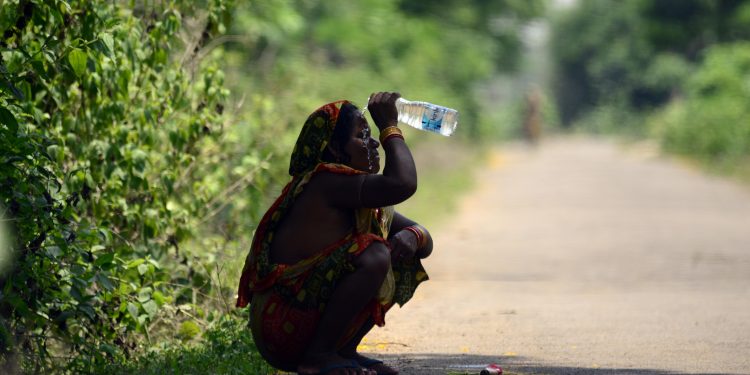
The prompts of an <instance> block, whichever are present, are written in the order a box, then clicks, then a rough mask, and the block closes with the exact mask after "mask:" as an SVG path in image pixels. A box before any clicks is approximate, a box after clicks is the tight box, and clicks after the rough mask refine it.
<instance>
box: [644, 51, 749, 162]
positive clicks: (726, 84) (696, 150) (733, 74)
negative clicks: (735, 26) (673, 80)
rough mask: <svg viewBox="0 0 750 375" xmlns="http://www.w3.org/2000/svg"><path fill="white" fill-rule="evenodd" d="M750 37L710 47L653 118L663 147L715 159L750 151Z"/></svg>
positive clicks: (728, 159)
mask: <svg viewBox="0 0 750 375" xmlns="http://www.w3.org/2000/svg"><path fill="white" fill-rule="evenodd" d="M748 82H750V43H735V44H729V45H722V46H716V47H713V48H711V49H710V50H709V51H708V52H707V54H706V58H705V61H704V62H703V64H701V66H700V67H699V68H698V70H697V71H696V72H695V74H693V75H692V76H691V77H690V79H689V80H688V81H687V84H686V85H685V94H684V97H683V98H680V99H678V100H675V101H674V102H673V103H671V104H670V106H668V107H667V108H666V109H665V110H663V111H662V112H661V113H660V114H658V115H657V116H655V117H654V118H653V119H652V120H651V128H652V129H653V131H654V133H655V134H656V135H657V136H658V137H659V138H660V139H661V141H662V144H663V145H664V147H665V148H666V149H667V150H670V151H673V152H677V153H681V154H686V155H690V156H693V157H696V158H699V159H704V160H707V161H713V162H718V163H738V162H739V161H740V160H742V159H743V157H746V156H748V155H750V107H748V103H750V84H748Z"/></svg>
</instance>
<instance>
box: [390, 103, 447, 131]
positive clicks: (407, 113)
mask: <svg viewBox="0 0 750 375" xmlns="http://www.w3.org/2000/svg"><path fill="white" fill-rule="evenodd" d="M396 109H397V110H398V122H400V123H402V124H406V125H409V126H411V127H415V128H417V129H421V130H427V131H431V132H435V133H438V134H442V135H445V136H450V135H451V134H453V131H454V130H456V125H458V111H456V110H455V109H451V108H447V107H442V106H439V105H435V104H432V103H427V102H416V101H415V102H412V101H409V100H406V99H404V98H399V99H398V100H396Z"/></svg>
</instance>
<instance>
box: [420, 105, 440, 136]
mask: <svg viewBox="0 0 750 375" xmlns="http://www.w3.org/2000/svg"><path fill="white" fill-rule="evenodd" d="M443 115H445V109H444V108H442V107H438V106H434V105H427V108H425V111H424V114H423V115H422V129H425V130H431V131H434V132H438V133H439V132H440V127H441V126H442V125H443Z"/></svg>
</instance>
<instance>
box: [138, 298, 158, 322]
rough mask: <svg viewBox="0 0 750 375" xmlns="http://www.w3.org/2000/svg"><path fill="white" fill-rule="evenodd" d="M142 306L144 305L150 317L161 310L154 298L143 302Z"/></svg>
mask: <svg viewBox="0 0 750 375" xmlns="http://www.w3.org/2000/svg"><path fill="white" fill-rule="evenodd" d="M141 306H143V310H145V311H146V314H148V316H149V318H153V317H154V315H156V312H157V311H159V306H157V305H156V302H154V300H149V301H148V302H145V303H143V304H141Z"/></svg>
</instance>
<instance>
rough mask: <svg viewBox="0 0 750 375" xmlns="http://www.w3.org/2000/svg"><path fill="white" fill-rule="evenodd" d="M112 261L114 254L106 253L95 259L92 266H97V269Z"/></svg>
mask: <svg viewBox="0 0 750 375" xmlns="http://www.w3.org/2000/svg"><path fill="white" fill-rule="evenodd" d="M113 259H115V253H114V252H112V253H106V254H104V255H101V256H99V257H97V258H96V260H95V261H94V265H95V266H97V267H101V266H103V265H105V264H110V263H112V260H113Z"/></svg>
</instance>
